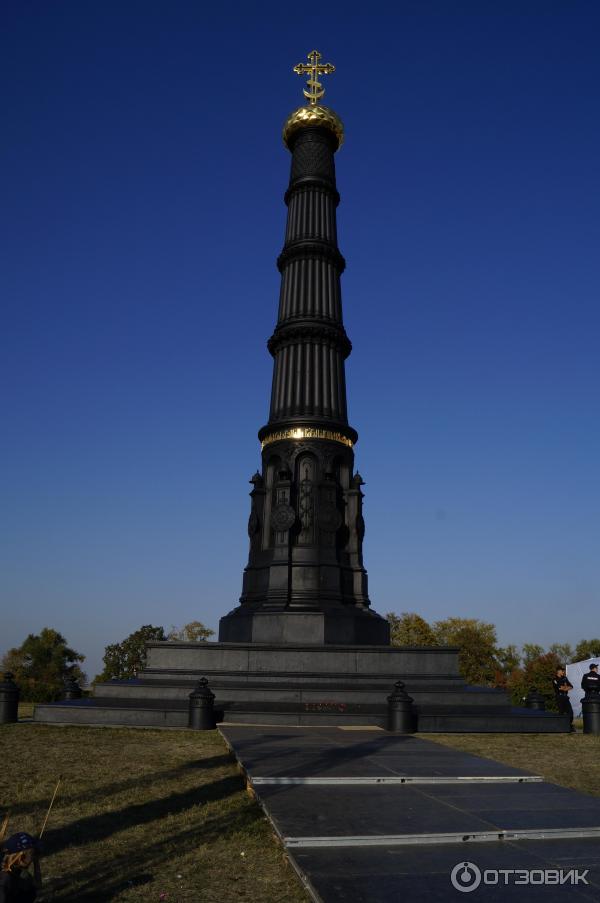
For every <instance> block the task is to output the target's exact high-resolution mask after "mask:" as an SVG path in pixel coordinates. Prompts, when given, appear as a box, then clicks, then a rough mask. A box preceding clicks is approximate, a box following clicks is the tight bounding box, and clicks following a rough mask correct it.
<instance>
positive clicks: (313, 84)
mask: <svg viewBox="0 0 600 903" xmlns="http://www.w3.org/2000/svg"><path fill="white" fill-rule="evenodd" d="M307 56H308V59H309V60H310V63H298V65H297V66H294V72H297V73H298V75H309V76H310V77H309V79H308V81H307V82H306V84H307V85H308V91H307V90H306V88H305V89H304V96H305V97H308V102H309V103H310V104H311V105H314V104H316V102H317V101H318V100H320V99H321V97H323V95H324V94H325V89H324V88H323V85H322V84H321V82H320V81H318V76H319V75H331V73H332V72H335V66H334V65H333V64H332V63H320V62H319V60H320V59H321V54H320V53H319V51H318V50H311V52H310V53H309V54H307Z"/></svg>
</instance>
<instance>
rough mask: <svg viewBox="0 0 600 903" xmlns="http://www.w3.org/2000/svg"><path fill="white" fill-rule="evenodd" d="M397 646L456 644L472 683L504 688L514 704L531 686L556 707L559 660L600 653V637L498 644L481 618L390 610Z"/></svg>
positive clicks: (462, 669)
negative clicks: (426, 615) (432, 617)
mask: <svg viewBox="0 0 600 903" xmlns="http://www.w3.org/2000/svg"><path fill="white" fill-rule="evenodd" d="M387 619H388V621H389V623H390V633H391V642H392V645H393V646H440V645H446V646H457V647H458V650H459V652H458V662H459V668H460V673H461V674H462V676H463V677H464V679H465V680H466V681H467V683H469V684H475V685H478V686H486V687H496V688H498V689H503V690H506V691H507V692H508V693H509V695H510V698H511V701H512V703H513V705H522V704H523V699H524V698H525V696H526V695H527V693H528V692H529V690H531V689H534V688H535V689H536V690H537V691H538V692H539V693H541V694H542V695H543V696H544V698H545V700H546V708H548V709H549V710H550V711H555V710H556V701H555V698H554V691H553V688H552V678H553V677H554V674H555V672H556V669H557V667H558V666H559V665H565V664H567V663H568V662H579V661H584V660H585V659H588V658H594V657H599V658H600V639H598V638H595V639H584V640H581V641H580V642H579V643H577V645H576V646H575V647H573V646H571V645H570V644H569V643H552V644H551V645H550V646H549V647H548V648H547V649H546V648H544V647H543V646H540V645H539V644H538V643H524V644H523V645H522V646H521V647H520V648H519V647H518V646H516V645H514V644H510V645H508V646H500V645H499V644H498V638H497V635H496V628H495V626H494V625H493V624H489V623H487V622H486V621H480V620H479V619H477V618H445V619H444V620H442V621H435V622H434V623H433V624H429V623H428V622H427V621H426V620H425V618H422V617H421V615H418V614H416V612H403V613H402V614H400V615H398V614H394V613H393V612H390V613H389V614H388V615H387Z"/></svg>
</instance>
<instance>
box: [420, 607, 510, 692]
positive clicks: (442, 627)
mask: <svg viewBox="0 0 600 903" xmlns="http://www.w3.org/2000/svg"><path fill="white" fill-rule="evenodd" d="M433 630H434V633H435V637H436V639H437V641H438V643H439V644H440V645H447V646H458V648H459V654H458V663H459V668H460V673H461V674H462V676H463V677H464V679H465V680H466V681H467V683H470V684H484V685H487V686H494V683H495V678H496V673H497V671H498V659H497V654H498V648H497V640H496V628H495V627H494V625H493V624H487V623H486V622H485V621H480V620H478V619H477V618H446V620H444V621H436V622H435V624H434V625H433Z"/></svg>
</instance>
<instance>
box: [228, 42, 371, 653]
mask: <svg viewBox="0 0 600 903" xmlns="http://www.w3.org/2000/svg"><path fill="white" fill-rule="evenodd" d="M320 58H321V54H319V53H318V52H317V51H316V50H315V51H313V52H312V53H311V54H309V60H310V63H309V64H308V65H306V64H299V65H298V66H296V68H295V71H297V72H298V73H299V74H301V73H304V72H307V73H308V74H309V80H308V90H305V91H304V93H305V95H306V97H307V98H308V101H309V103H308V105H307V106H303V107H300V108H299V109H298V110H295V112H293V113H292V114H291V116H290V117H289V118H288V120H287V122H286V123H285V126H284V129H283V140H284V143H285V145H286V147H287V148H288V150H289V151H290V153H291V155H292V164H291V173H290V181H289V186H288V189H287V191H286V193H285V202H286V204H287V207H288V214H287V226H286V232H285V243H284V246H283V250H282V252H281V254H280V255H279V258H278V260H277V266H278V268H279V270H280V272H281V292H280V297H279V316H278V319H277V325H276V327H275V331H274V333H273V335H272V336H271V338H270V339H269V342H268V348H269V351H270V352H271V354H272V355H273V358H274V363H273V383H272V388H271V407H270V412H269V420H268V423H267V424H266V425H265V426H263V427H262V429H261V430H260V431H259V434H258V436H259V439H260V441H261V445H262V468H261V473H256V474H255V475H254V476H253V477H252V480H251V483H252V484H253V488H252V492H251V493H250V495H251V511H250V518H249V520H248V533H249V536H250V556H249V560H248V565H247V567H246V570H245V572H244V581H243V591H242V596H241V599H240V603H241V604H240V606H239V608H237V609H235V610H234V611H232V612H231V613H230V614H228V615H226V617H224V618H222V619H221V622H220V627H219V640H220V641H222V642H259V643H264V642H277V643H305V642H308V643H321V644H322V643H327V644H330V643H335V644H340V643H342V644H344V643H349V644H353V645H354V644H370V645H387V644H389V625H388V622H387V621H386V620H385V619H384V618H382V617H380V616H379V615H378V614H376V613H375V612H373V611H372V610H371V608H370V604H371V603H370V602H369V596H368V589H367V573H366V571H365V568H364V566H363V557H362V541H363V535H364V529H365V528H364V520H363V515H362V497H363V494H362V491H361V486H362V479H361V477H360V474H358V473H354V452H353V446H354V444H355V442H356V441H357V439H358V435H357V433H356V431H355V430H354V429H353V428H352V427H351V426H350V425H349V424H348V414H347V410H346V376H345V370H344V361H345V360H346V358H347V357H348V355H349V354H350V351H351V348H352V346H351V344H350V340H349V339H348V336H347V335H346V332H345V330H344V325H343V318H342V297H341V287H340V276H341V274H342V273H343V271H344V266H345V262H344V258H343V257H342V255H341V254H340V251H339V248H338V243H337V227H336V208H337V206H338V203H339V200H340V196H339V194H338V191H337V187H336V181H335V159H334V155H335V153H336V151H337V150H338V148H339V147H340V145H341V143H342V141H343V137H344V131H343V126H342V122H341V120H340V119H339V118H338V116H337V115H336V113H334V112H333V110H330V109H329V108H328V107H325V106H321V105H320V104H319V103H318V101H319V100H320V98H321V97H322V96H323V94H324V93H325V92H324V90H323V88H322V85H321V84H320V82H319V81H318V76H319V75H321V74H323V73H330V72H333V71H334V67H333V66H332V65H331V64H330V63H327V64H321V63H320Z"/></svg>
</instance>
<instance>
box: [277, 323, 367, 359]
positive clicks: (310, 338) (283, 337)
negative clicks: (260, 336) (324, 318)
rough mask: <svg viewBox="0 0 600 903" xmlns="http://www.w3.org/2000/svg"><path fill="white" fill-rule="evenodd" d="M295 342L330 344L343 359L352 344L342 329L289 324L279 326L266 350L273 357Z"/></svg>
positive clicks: (312, 324) (315, 324)
mask: <svg viewBox="0 0 600 903" xmlns="http://www.w3.org/2000/svg"><path fill="white" fill-rule="evenodd" d="M297 342H319V343H321V344H323V343H326V344H330V345H332V346H334V347H335V348H339V349H340V351H341V352H342V354H343V356H344V358H347V357H348V355H349V354H350V352H351V351H352V342H351V341H350V339H349V338H348V336H347V335H346V333H345V331H344V328H343V327H340V326H337V327H336V326H326V325H325V324H320V323H293V324H292V323H290V324H289V325H286V326H279V327H278V328H277V329H276V330H275V332H274V333H273V335H272V336H271V338H270V339H269V341H268V342H267V348H268V349H269V351H270V353H271V354H272V355H273V357H275V355H276V353H277V352H278V351H279V349H280V348H283V347H284V346H286V345H294V344H296V343H297Z"/></svg>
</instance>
